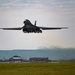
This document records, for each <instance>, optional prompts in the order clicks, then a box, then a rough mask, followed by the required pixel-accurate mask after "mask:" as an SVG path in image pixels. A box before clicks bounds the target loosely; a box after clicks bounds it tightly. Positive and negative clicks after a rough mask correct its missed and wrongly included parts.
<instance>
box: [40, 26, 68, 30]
mask: <svg viewBox="0 0 75 75" xmlns="http://www.w3.org/2000/svg"><path fill="white" fill-rule="evenodd" d="M39 28H41V29H42V30H56V29H67V28H68V27H39Z"/></svg>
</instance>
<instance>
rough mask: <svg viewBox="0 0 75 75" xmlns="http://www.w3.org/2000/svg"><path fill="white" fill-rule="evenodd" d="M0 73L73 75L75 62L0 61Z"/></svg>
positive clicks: (7, 74)
mask: <svg viewBox="0 0 75 75" xmlns="http://www.w3.org/2000/svg"><path fill="white" fill-rule="evenodd" d="M0 75H75V63H74V62H73V63H72V62H60V63H42V62H41V63H36V62H35V63H0Z"/></svg>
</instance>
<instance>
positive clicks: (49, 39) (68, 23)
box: [0, 0, 75, 50]
mask: <svg viewBox="0 0 75 75" xmlns="http://www.w3.org/2000/svg"><path fill="white" fill-rule="evenodd" d="M25 19H29V20H30V21H31V22H32V23H33V24H34V22H35V20H37V26H45V27H69V29H64V30H51V31H50V30H49V31H43V33H42V34H41V33H39V34H38V33H36V34H35V33H29V34H27V33H26V34H25V33H23V32H22V31H3V30H0V50H2V49H37V48H41V47H63V48H75V0H0V28H1V27H22V26H23V21H24V20H25Z"/></svg>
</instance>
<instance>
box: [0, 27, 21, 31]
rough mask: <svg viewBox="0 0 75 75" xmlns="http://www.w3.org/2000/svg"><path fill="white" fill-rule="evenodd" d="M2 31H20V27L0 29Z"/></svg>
mask: <svg viewBox="0 0 75 75" xmlns="http://www.w3.org/2000/svg"><path fill="white" fill-rule="evenodd" d="M0 29H2V30H21V29H22V27H17V28H0Z"/></svg>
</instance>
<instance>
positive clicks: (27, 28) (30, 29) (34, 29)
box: [22, 20, 42, 33]
mask: <svg viewBox="0 0 75 75" xmlns="http://www.w3.org/2000/svg"><path fill="white" fill-rule="evenodd" d="M35 24H36V23H35ZM22 29H23V32H24V33H31V32H34V33H42V31H41V29H40V28H39V27H37V26H36V25H33V24H32V23H31V22H30V21H29V20H25V21H24V26H23V28H22Z"/></svg>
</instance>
